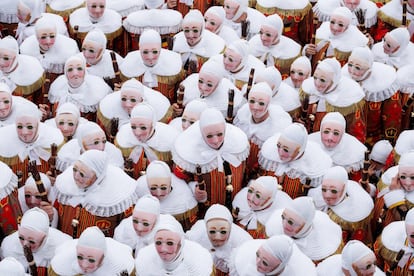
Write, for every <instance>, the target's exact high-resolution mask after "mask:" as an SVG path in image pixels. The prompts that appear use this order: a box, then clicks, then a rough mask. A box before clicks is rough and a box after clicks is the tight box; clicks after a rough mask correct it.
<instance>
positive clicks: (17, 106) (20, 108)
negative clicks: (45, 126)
mask: <svg viewBox="0 0 414 276" xmlns="http://www.w3.org/2000/svg"><path fill="white" fill-rule="evenodd" d="M11 102H12V107H11V110H10V113H9V115H8V116H7V117H6V118H4V119H1V120H0V128H1V127H4V126H7V125H11V124H14V123H15V121H16V118H17V117H18V116H19V114H22V113H24V112H26V111H27V110H31V111H30V112H34V111H37V112H39V109H38V107H37V105H35V104H34V103H33V102H31V101H29V100H27V99H25V98H23V97H21V96H11Z"/></svg>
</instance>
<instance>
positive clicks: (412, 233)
mask: <svg viewBox="0 0 414 276" xmlns="http://www.w3.org/2000/svg"><path fill="white" fill-rule="evenodd" d="M404 224H405V233H406V234H407V240H408V243H409V244H410V245H411V246H414V209H413V208H411V209H410V210H409V211H408V212H407V214H406V215H405V220H404Z"/></svg>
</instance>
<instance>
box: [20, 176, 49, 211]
mask: <svg viewBox="0 0 414 276" xmlns="http://www.w3.org/2000/svg"><path fill="white" fill-rule="evenodd" d="M39 174H40V179H41V180H42V183H43V185H44V187H45V190H46V193H49V191H50V188H51V186H52V185H51V183H50V179H49V177H47V175H46V174H44V173H39ZM23 191H24V200H25V202H26V205H27V207H29V209H31V208H34V207H40V203H41V202H42V196H41V194H40V192H39V189H38V188H37V185H36V182H35V180H34V179H33V176H30V177H28V178H27V180H26V182H25V183H24V186H23Z"/></svg>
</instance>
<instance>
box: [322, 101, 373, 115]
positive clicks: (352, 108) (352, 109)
mask: <svg viewBox="0 0 414 276" xmlns="http://www.w3.org/2000/svg"><path fill="white" fill-rule="evenodd" d="M364 105H365V100H364V99H362V100H360V101H359V102H357V103H354V104H351V105H350V106H345V107H339V106H334V105H331V104H329V103H328V102H327V101H326V112H335V111H337V112H339V113H341V114H342V115H344V116H347V115H349V114H351V113H355V112H356V111H357V110H362V108H363V107H364Z"/></svg>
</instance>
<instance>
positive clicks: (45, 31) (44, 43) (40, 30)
mask: <svg viewBox="0 0 414 276" xmlns="http://www.w3.org/2000/svg"><path fill="white" fill-rule="evenodd" d="M35 33H36V38H37V41H38V42H39V47H40V50H41V51H43V52H47V51H49V49H50V48H52V47H53V45H55V41H56V35H57V28H56V23H55V21H53V20H52V19H50V18H48V17H41V18H39V20H37V21H36V25H35Z"/></svg>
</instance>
